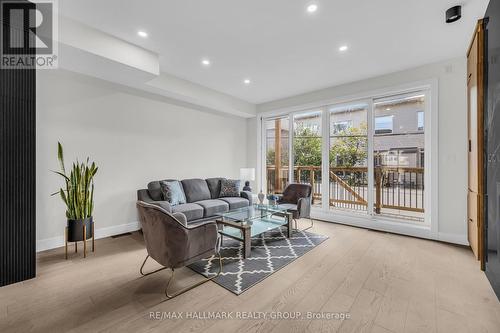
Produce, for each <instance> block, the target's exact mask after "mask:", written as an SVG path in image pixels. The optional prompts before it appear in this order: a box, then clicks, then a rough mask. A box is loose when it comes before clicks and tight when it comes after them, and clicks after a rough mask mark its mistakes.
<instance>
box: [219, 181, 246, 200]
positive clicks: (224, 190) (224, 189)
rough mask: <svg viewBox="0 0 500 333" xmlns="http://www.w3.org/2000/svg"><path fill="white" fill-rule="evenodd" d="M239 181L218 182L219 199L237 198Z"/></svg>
mask: <svg viewBox="0 0 500 333" xmlns="http://www.w3.org/2000/svg"><path fill="white" fill-rule="evenodd" d="M240 183H241V181H240V180H236V179H222V180H221V181H220V194H219V198H224V197H239V196H240Z"/></svg>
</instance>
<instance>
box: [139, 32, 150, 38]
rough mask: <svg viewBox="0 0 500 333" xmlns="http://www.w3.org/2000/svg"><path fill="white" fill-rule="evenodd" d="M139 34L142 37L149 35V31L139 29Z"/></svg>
mask: <svg viewBox="0 0 500 333" xmlns="http://www.w3.org/2000/svg"><path fill="white" fill-rule="evenodd" d="M137 34H138V35H139V36H140V37H142V38H146V37H148V33H147V32H146V31H142V30H139V31H137Z"/></svg>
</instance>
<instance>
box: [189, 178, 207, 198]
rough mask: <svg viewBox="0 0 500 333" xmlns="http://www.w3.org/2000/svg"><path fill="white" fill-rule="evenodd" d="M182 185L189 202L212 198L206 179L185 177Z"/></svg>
mask: <svg viewBox="0 0 500 333" xmlns="http://www.w3.org/2000/svg"><path fill="white" fill-rule="evenodd" d="M182 187H183V188H184V194H185V195H186V200H187V202H196V201H201V200H209V199H210V190H209V189H208V185H207V182H206V181H205V180H204V179H184V180H182Z"/></svg>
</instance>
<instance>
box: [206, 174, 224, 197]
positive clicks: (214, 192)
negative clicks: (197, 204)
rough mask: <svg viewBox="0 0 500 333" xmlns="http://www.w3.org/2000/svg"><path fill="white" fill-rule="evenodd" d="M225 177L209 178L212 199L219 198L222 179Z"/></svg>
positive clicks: (208, 183)
mask: <svg viewBox="0 0 500 333" xmlns="http://www.w3.org/2000/svg"><path fill="white" fill-rule="evenodd" d="M222 179H224V178H207V179H206V181H207V185H208V189H209V190H210V196H211V198H212V199H217V198H218V197H219V193H220V181H221V180H222Z"/></svg>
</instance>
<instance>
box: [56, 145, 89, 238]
mask: <svg viewBox="0 0 500 333" xmlns="http://www.w3.org/2000/svg"><path fill="white" fill-rule="evenodd" d="M57 158H58V160H59V164H60V167H61V171H54V172H55V173H56V174H58V175H60V176H61V177H63V178H64V182H65V187H63V188H61V189H60V190H59V191H58V192H56V193H53V194H52V195H56V194H59V196H60V197H61V199H62V201H63V202H64V203H65V204H66V218H67V220H68V224H67V226H68V233H67V237H68V238H67V241H68V242H77V241H83V240H84V239H83V227H84V226H85V230H86V231H85V233H86V237H85V240H87V239H90V238H91V237H92V223H93V222H92V212H93V210H94V176H95V174H96V173H97V169H98V168H97V166H96V165H95V163H94V162H92V164H90V163H89V158H88V157H87V160H86V162H85V163H79V162H78V160H77V161H76V162H74V163H73V165H72V168H71V170H70V172H69V174H67V173H66V168H65V166H64V154H63V147H62V145H61V143H60V142H58V143H57Z"/></svg>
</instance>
